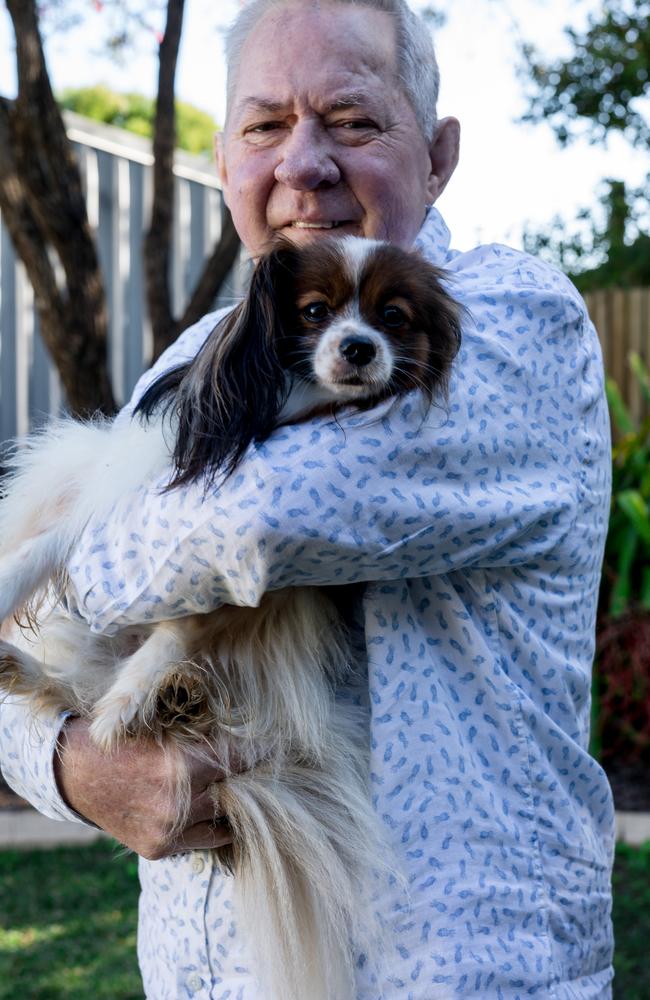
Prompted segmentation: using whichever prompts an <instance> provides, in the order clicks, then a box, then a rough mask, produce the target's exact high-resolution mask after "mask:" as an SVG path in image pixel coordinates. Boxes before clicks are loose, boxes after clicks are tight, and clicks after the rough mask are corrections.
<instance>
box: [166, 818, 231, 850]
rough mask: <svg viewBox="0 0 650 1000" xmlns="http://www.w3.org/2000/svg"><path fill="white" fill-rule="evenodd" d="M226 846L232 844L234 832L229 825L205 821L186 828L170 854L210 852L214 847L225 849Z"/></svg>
mask: <svg viewBox="0 0 650 1000" xmlns="http://www.w3.org/2000/svg"><path fill="white" fill-rule="evenodd" d="M226 844H232V831H231V829H230V827H229V826H228V824H227V823H223V822H222V823H214V822H210V821H207V820H204V821H202V822H199V823H193V824H192V825H191V826H188V827H186V829H185V830H183V832H182V834H181V835H180V836H179V837H178V839H177V840H176V841H174V843H173V844H172V845H170V848H169V852H168V853H169V854H180V853H181V852H182V851H200V850H210V849H211V848H214V847H224V846H225V845H226Z"/></svg>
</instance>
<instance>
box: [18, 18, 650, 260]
mask: <svg viewBox="0 0 650 1000" xmlns="http://www.w3.org/2000/svg"><path fill="white" fill-rule="evenodd" d="M446 2H447V10H448V18H447V22H446V24H445V25H444V27H442V28H439V29H437V30H436V31H435V35H434V40H435V44H436V50H437V54H438V61H439V63H440V71H441V80H442V83H441V93H440V102H439V114H440V116H445V115H454V116H455V117H457V118H459V119H460V122H461V127H462V146H461V161H460V164H459V167H458V168H457V170H456V173H455V175H454V177H453V178H452V180H451V181H450V183H449V186H448V188H447V190H446V191H445V192H444V193H443V195H442V196H441V198H440V200H439V202H438V207H439V208H440V210H441V211H442V213H443V215H444V216H445V219H446V220H447V223H448V225H449V226H450V228H451V230H452V243H453V245H454V246H455V247H457V248H458V249H462V250H464V249H468V248H470V247H471V246H473V245H475V244H476V243H478V242H492V241H496V242H501V243H507V244H509V245H511V246H515V247H521V245H522V232H523V230H524V228H525V227H527V228H528V229H530V230H535V229H539V228H543V227H544V226H545V225H547V224H548V223H549V222H550V220H551V219H552V218H553V217H554V216H556V215H560V216H562V217H563V218H565V219H566V220H569V221H571V220H572V219H574V218H575V216H576V213H577V212H578V210H579V209H580V208H583V207H586V208H590V207H592V206H597V203H598V194H599V191H600V187H599V185H600V182H601V181H602V179H603V178H605V177H612V176H614V177H617V178H623V179H625V180H627V181H628V182H629V183H630V184H631V185H634V186H637V187H638V186H641V185H642V184H643V181H644V178H645V176H646V174H647V173H648V172H649V171H650V158H648V156H647V152H646V153H645V155H644V153H643V151H640V150H637V151H635V150H632V149H631V147H630V146H629V145H628V144H627V143H626V142H625V141H624V140H623V139H622V138H620V137H617V136H614V137H613V138H611V139H610V140H609V143H608V147H607V148H603V147H601V146H593V145H589V143H588V142H587V140H586V139H585V140H581V141H579V142H576V143H574V144H572V145H571V146H569V147H568V148H567V149H566V150H562V149H560V147H559V146H558V144H557V142H556V141H555V139H554V136H553V133H552V131H551V129H550V127H549V126H548V125H545V124H541V125H535V126H532V125H522V124H520V123H518V122H517V119H518V118H519V117H520V116H521V114H522V113H523V112H524V110H525V108H526V101H525V97H524V85H523V82H522V81H521V79H519V78H518V76H517V72H516V67H517V59H518V57H517V51H516V40H517V37H518V34H519V36H520V37H523V38H525V39H526V40H528V41H533V42H534V43H535V44H536V45H537V46H538V47H539V49H540V50H541V51H542V52H544V53H545V55H547V56H548V57H549V58H550V59H553V58H556V57H561V56H562V55H563V54H567V53H568V52H569V50H570V49H569V46H568V43H567V41H566V38H565V37H564V34H563V28H564V27H565V26H566V25H567V24H572V25H573V26H575V27H581V26H583V25H584V24H585V23H586V18H587V15H588V13H589V11H590V10H594V9H597V8H598V6H599V3H598V0H446ZM411 5H412V6H413V7H414V8H415V9H418V7H422V6H423V4H422V3H421V2H418V0H412V3H411ZM239 6H240V5H239V0H219V2H218V4H217V3H215V2H214V0H187V2H186V15H185V27H184V33H183V42H182V47H181V53H180V58H179V65H178V73H177V87H176V92H177V96H178V97H179V98H180V99H181V100H184V101H189V102H190V103H192V104H195V105H197V106H198V107H200V108H202V109H204V110H206V111H208V112H210V113H211V114H213V115H214V117H215V118H216V119H217V121H223V118H224V106H225V74H224V67H223V43H222V38H223V34H222V33H223V28H224V27H225V26H226V25H227V24H228V23H229V22H230V21H231V20H232V18H233V16H234V15H235V14H236V12H237V10H238V8H239ZM88 7H89V8H91V13H90V14H89V16H88V18H87V19H86V21H85V24H84V27H83V29H78V30H74V31H70V32H66V33H62V34H59V35H55V36H52V37H51V38H50V39H49V40H48V44H47V50H46V52H47V58H48V65H49V67H50V73H51V77H52V81H53V84H54V88H55V90H56V89H63V88H65V87H72V86H74V87H80V86H86V85H92V84H94V83H99V82H102V83H106V84H107V85H108V86H110V87H111V88H112V89H115V90H135V91H139V92H141V93H145V94H149V95H153V94H154V93H155V87H156V73H157V62H156V59H155V55H154V51H155V39H154V35H153V32H152V33H151V35H150V36H149V37H148V38H147V37H146V36H145V37H144V38H143V41H142V43H141V44H140V46H139V50H138V52H137V53H136V54H135V55H132V56H131V57H130V58H129V60H128V61H127V62H126V64H125V65H122V66H116V65H114V64H113V63H111V62H110V61H109V60H107V59H103V58H101V57H100V55H99V50H100V48H101V38H102V33H103V32H104V31H105V28H106V15H105V13H102V12H100V11H99V10H95V9H94V8H100V7H101V3H95V4H94V5H93V4H92V3H88ZM12 44H13V38H12V32H11V24H10V22H9V18H8V15H7V13H6V10H5V9H4V5H3V9H2V10H1V11H0V93H3V94H5V95H6V96H12V94H13V93H14V92H15V78H14V73H13V58H12ZM595 211H596V212H597V211H598V209H597V208H596V209H595Z"/></svg>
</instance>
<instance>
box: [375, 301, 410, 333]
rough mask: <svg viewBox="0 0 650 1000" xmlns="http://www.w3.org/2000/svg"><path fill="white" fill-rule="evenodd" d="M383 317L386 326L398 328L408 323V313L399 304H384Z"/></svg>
mask: <svg viewBox="0 0 650 1000" xmlns="http://www.w3.org/2000/svg"><path fill="white" fill-rule="evenodd" d="M381 319H382V322H383V323H384V325H385V326H388V327H390V328H391V330H397V329H399V327H400V326H404V324H405V323H406V313H405V312H403V311H402V310H401V309H400V308H399V306H384V308H383V309H382V310H381Z"/></svg>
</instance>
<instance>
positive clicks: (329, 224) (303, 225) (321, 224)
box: [291, 219, 345, 229]
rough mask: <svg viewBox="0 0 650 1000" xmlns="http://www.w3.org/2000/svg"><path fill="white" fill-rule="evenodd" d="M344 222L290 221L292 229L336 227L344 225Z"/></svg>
mask: <svg viewBox="0 0 650 1000" xmlns="http://www.w3.org/2000/svg"><path fill="white" fill-rule="evenodd" d="M344 225H345V222H301V221H300V220H298V219H296V220H294V221H293V222H292V223H291V228H292V229H337V228H338V227H339V226H344Z"/></svg>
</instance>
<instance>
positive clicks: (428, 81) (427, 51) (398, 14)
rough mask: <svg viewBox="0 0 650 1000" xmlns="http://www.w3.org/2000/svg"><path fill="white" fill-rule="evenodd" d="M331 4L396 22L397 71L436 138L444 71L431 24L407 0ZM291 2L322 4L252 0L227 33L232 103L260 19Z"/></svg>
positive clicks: (308, 0) (307, 1)
mask: <svg viewBox="0 0 650 1000" xmlns="http://www.w3.org/2000/svg"><path fill="white" fill-rule="evenodd" d="M325 2H327V3H328V4H348V5H349V6H351V7H370V8H371V9H372V10H380V11H384V12H385V13H386V14H389V15H390V16H391V17H392V19H393V21H394V23H395V37H396V44H397V73H398V77H399V80H400V81H401V84H402V87H403V88H404V93H405V95H406V97H407V98H408V100H409V102H410V104H411V107H412V108H413V111H414V112H415V117H416V119H417V122H418V125H419V126H420V128H421V130H422V133H423V135H424V136H425V138H426V139H427V140H430V139H432V138H433V134H434V131H435V126H436V120H437V119H436V105H437V101H438V90H439V86H440V72H439V70H438V63H437V61H436V54H435V51H434V48H433V42H432V40H431V35H430V32H429V29H428V27H427V25H426V24H425V23H424V21H423V20H422V18H421V17H418V15H417V14H415V13H414V12H413V11H412V10H411V8H410V7H409V6H408V4H407V3H405V0H325ZM289 5H301V6H314V7H319V6H321V3H320V2H319V0H251V2H250V3H248V4H247V5H246V6H245V7H244V8H243V10H242V12H241V13H240V14H238V16H237V18H236V20H235V21H234V22H233V24H232V25H231V27H230V29H229V31H228V33H227V35H226V61H227V65H228V106H229V107H231V106H232V100H233V94H234V89H235V84H236V81H237V75H238V71H239V64H240V61H241V55H242V49H243V47H244V44H245V42H246V39H247V38H248V36H249V34H250V32H251V31H252V29H253V28H254V27H255V25H256V24H257V22H258V21H259V20H261V18H262V17H263V16H264V15H265V14H266V13H267V12H268V11H270V10H272V9H273V8H278V7H287V6H289Z"/></svg>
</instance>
